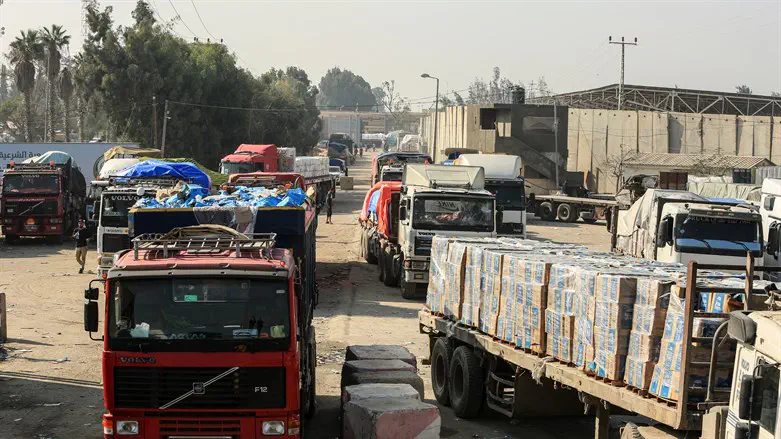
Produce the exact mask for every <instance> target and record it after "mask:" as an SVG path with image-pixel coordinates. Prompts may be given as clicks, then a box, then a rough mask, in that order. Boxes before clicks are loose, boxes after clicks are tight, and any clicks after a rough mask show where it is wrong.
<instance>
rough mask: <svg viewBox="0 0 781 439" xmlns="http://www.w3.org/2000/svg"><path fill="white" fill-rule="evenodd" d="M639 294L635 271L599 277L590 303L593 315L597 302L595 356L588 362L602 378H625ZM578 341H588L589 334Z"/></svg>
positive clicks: (587, 306)
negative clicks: (625, 366)
mask: <svg viewBox="0 0 781 439" xmlns="http://www.w3.org/2000/svg"><path fill="white" fill-rule="evenodd" d="M636 294H637V278H636V277H635V274H633V273H626V274H624V273H600V274H599V275H598V276H597V278H596V283H595V294H594V300H593V302H592V301H589V302H588V303H587V304H586V309H587V314H588V315H590V314H591V312H590V307H591V304H592V303H593V304H594V325H593V328H594V331H593V340H592V341H593V344H592V346H593V349H594V352H593V357H594V359H593V361H590V362H588V368H589V369H590V370H592V371H593V372H594V373H595V374H596V375H597V376H599V377H602V378H606V379H608V380H615V381H619V380H622V379H623V378H624V365H625V364H626V355H627V352H628V351H629V333H630V330H631V327H632V312H633V306H634V303H635V295H636ZM580 329H581V326H578V330H580ZM578 341H579V342H581V341H582V342H584V343H586V342H587V341H588V340H587V334H586V336H584V337H578ZM586 347H587V346H586ZM585 352H586V358H585V359H584V360H588V359H589V358H588V357H590V356H591V351H590V349H586V351H585Z"/></svg>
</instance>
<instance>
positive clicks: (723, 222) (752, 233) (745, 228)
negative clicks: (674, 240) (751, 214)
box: [678, 215, 759, 242]
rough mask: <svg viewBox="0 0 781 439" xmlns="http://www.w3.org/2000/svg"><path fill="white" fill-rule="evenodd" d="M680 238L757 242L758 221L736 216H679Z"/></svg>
mask: <svg viewBox="0 0 781 439" xmlns="http://www.w3.org/2000/svg"><path fill="white" fill-rule="evenodd" d="M680 220H683V221H682V222H679V224H680V226H679V228H678V238H684V239H700V240H713V241H737V242H757V233H758V232H759V228H758V224H757V222H756V221H752V220H748V219H735V218H726V217H724V218H713V217H702V216H686V215H681V216H679V221H680Z"/></svg>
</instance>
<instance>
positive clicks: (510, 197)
mask: <svg viewBox="0 0 781 439" xmlns="http://www.w3.org/2000/svg"><path fill="white" fill-rule="evenodd" d="M454 164H455V165H461V166H480V167H482V168H483V170H484V171H485V189H486V190H487V191H488V192H491V193H492V194H494V195H495V196H496V209H497V210H499V211H501V212H502V220H501V222H498V221H497V224H496V233H497V234H499V235H505V236H520V237H526V188H525V180H524V179H523V177H521V170H522V166H523V164H522V162H521V158H520V157H518V156H517V155H503V154H461V155H460V156H459V157H458V158H457V159H456V160H455V163H454Z"/></svg>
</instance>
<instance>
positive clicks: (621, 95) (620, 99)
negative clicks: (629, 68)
mask: <svg viewBox="0 0 781 439" xmlns="http://www.w3.org/2000/svg"><path fill="white" fill-rule="evenodd" d="M607 42H608V44H620V45H621V82H619V83H618V109H619V110H620V109H621V104H623V102H624V53H625V51H626V46H637V37H635V41H634V42H632V41H624V37H621V41H613V37H607Z"/></svg>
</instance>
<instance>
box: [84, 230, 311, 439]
mask: <svg viewBox="0 0 781 439" xmlns="http://www.w3.org/2000/svg"><path fill="white" fill-rule="evenodd" d="M275 238H276V236H275V234H273V233H266V234H257V235H243V234H240V233H238V232H236V231H234V230H231V229H228V228H226V227H221V226H196V227H185V228H179V229H174V230H172V231H171V232H169V233H168V234H166V235H163V236H161V235H159V234H144V235H141V236H138V237H136V238H135V239H133V242H132V244H133V248H132V250H128V251H124V252H121V253H118V254H116V255H115V257H114V262H113V265H112V267H111V268H110V269H109V270H108V273H107V276H106V279H105V280H102V281H101V282H102V283H103V284H104V286H103V294H105V314H104V324H103V331H104V333H103V355H102V356H103V361H102V363H103V383H104V392H103V393H104V401H105V402H104V404H105V408H106V410H107V413H106V414H104V415H103V434H104V437H106V438H113V437H124V435H132V437H138V438H155V439H158V438H163V437H165V438H172V437H231V438H256V437H266V436H277V437H283V438H299V437H300V433H301V416H302V415H308V414H310V412H309V410H310V409H312V410H313V409H314V403H313V401H314V387H313V385H312V386H311V387H310V386H307V385H305V384H304V377H307V376H309V374H310V373H311V371H308V370H306V371H305V370H301V366H300V365H301V364H302V363H301V358H300V356H302V355H314V352H313V350H303V349H302V348H301V344H302V343H303V342H302V341H301V330H302V328H303V325H302V322H301V321H299V313H298V311H297V310H298V309H299V306H300V303H299V302H300V299H301V297H300V294H299V290H300V288H299V285H298V283H297V280H298V276H299V273H298V272H297V269H296V267H297V265H296V263H295V262H294V260H293V256H292V252H291V251H290V250H288V249H281V248H275ZM93 282H96V281H93ZM99 295H100V291H99V289H98V288H90V289H88V290H86V292H85V299H86V300H85V306H84V310H85V317H84V326H85V330H87V331H89V332H97V331H98V302H97V300H98V298H99ZM312 383H313V381H312Z"/></svg>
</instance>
